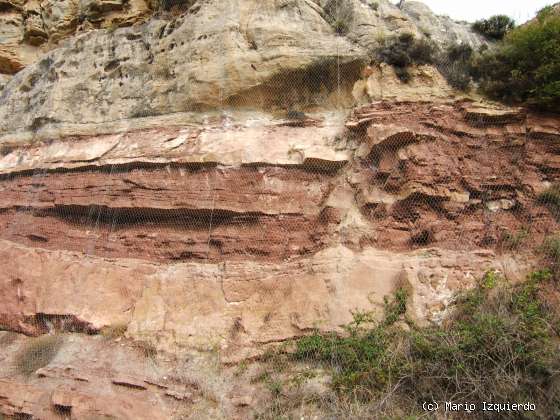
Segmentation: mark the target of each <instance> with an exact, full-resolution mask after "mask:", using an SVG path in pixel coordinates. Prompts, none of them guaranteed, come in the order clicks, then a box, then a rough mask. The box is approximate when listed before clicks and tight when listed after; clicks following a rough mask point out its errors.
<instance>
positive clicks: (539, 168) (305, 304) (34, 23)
mask: <svg viewBox="0 0 560 420" xmlns="http://www.w3.org/2000/svg"><path fill="white" fill-rule="evenodd" d="M155 3H156V2H152V1H151V2H147V3H144V1H143V0H138V1H136V0H131V1H128V2H124V1H120V0H115V1H113V0H109V1H108V0H100V1H97V0H94V1H89V0H88V1H79V2H76V1H73V0H62V1H51V0H45V1H42V2H39V3H36V2H30V1H15V0H14V1H2V0H0V73H2V74H0V260H1V261H3V262H4V264H3V266H2V270H0V296H1V298H2V305H0V329H3V330H8V331H12V332H17V333H18V334H15V333H12V334H5V333H1V332H0V414H3V415H8V416H12V417H16V418H19V417H21V418H47V419H48V418H61V417H64V416H66V417H72V418H99V417H104V418H139V419H142V418H150V419H152V418H154V419H158V418H162V419H163V418H165V419H167V418H177V419H183V418H196V419H199V418H212V419H213V418H249V417H250V414H251V410H252V408H253V407H252V405H253V404H254V402H255V401H256V400H257V399H258V395H257V394H258V393H256V391H255V390H256V389H257V388H258V386H257V385H255V384H254V383H253V382H251V381H250V380H248V379H246V380H245V382H244V383H243V382H241V380H240V379H239V378H238V377H237V374H234V373H232V372H229V371H227V369H226V368H225V367H224V365H228V364H236V363H237V362H240V361H242V360H249V359H251V360H254V359H256V358H258V357H259V356H261V355H262V354H263V352H265V351H266V348H267V347H268V346H271V345H275V344H278V343H282V342H285V341H289V340H292V339H294V338H297V337H300V336H302V335H305V334H308V333H309V332H310V331H312V330H314V329H316V328H318V329H320V330H322V331H342V330H343V329H342V326H343V325H345V324H347V323H348V322H350V321H351V320H352V313H353V311H355V310H361V311H371V312H373V313H375V314H379V315H380V316H381V313H382V311H383V308H384V297H385V296H387V295H390V294H392V293H393V292H394V291H395V290H396V289H397V288H399V287H404V288H406V289H407V290H408V292H409V296H410V299H409V305H408V312H409V313H408V315H409V316H410V317H411V318H413V319H415V320H417V322H418V323H425V322H440V321H442V319H443V318H444V317H445V315H446V314H447V312H448V310H449V308H450V307H451V305H452V302H453V298H454V296H455V293H456V292H457V291H460V290H462V289H464V288H467V287H470V286H472V285H473V284H474V282H475V281H476V280H477V279H478V278H480V277H481V276H482V275H483V274H484V273H485V272H486V271H487V270H491V269H492V270H498V271H500V272H503V273H504V274H505V275H506V276H507V277H508V278H509V279H510V280H512V281H515V280H521V279H522V278H523V277H524V276H525V274H526V273H527V272H528V271H529V270H531V269H532V267H533V266H534V263H535V260H536V257H535V255H534V254H533V248H534V247H535V246H538V245H539V244H540V243H541V242H542V239H543V238H544V237H545V236H546V235H548V234H550V233H551V232H553V231H556V230H557V229H558V228H559V226H558V221H557V220H556V219H555V217H554V216H555V215H553V214H551V212H550V210H549V209H547V208H546V207H545V206H543V205H541V204H540V203H539V202H538V200H537V197H538V195H539V194H540V193H541V192H542V191H544V190H545V189H546V188H548V187H550V186H551V185H553V184H555V183H557V182H558V181H559V179H560V158H558V156H559V151H560V150H559V146H558V144H559V143H558V141H559V140H560V134H559V132H560V124H559V122H558V118H556V117H554V116H549V115H539V114H534V113H531V112H527V111H526V110H523V109H513V108H499V107H494V106H489V105H487V104H478V103H474V102H471V101H467V100H462V101H457V100H455V98H454V95H455V93H454V92H453V90H452V89H450V88H449V86H448V85H447V83H446V82H445V81H444V80H443V78H442V76H441V75H440V74H439V73H438V72H437V70H435V69H434V68H432V67H428V66H421V67H417V68H413V69H411V73H412V74H413V78H412V80H411V82H410V83H409V84H403V83H402V82H400V81H399V80H398V79H397V78H396V76H395V74H394V71H393V70H392V69H391V68H390V67H388V66H385V65H379V66H376V65H375V64H371V65H369V66H366V63H368V62H369V61H370V60H369V57H370V55H371V51H372V49H373V48H375V47H376V46H377V45H378V44H379V43H380V42H381V41H382V38H383V37H386V36H388V35H393V34H398V33H402V32H412V33H414V34H416V35H419V36H421V35H422V34H423V33H425V32H429V33H430V34H431V36H432V37H433V39H435V40H436V41H437V42H440V43H445V42H463V43H469V44H471V45H474V46H476V45H478V44H479V43H480V42H482V41H481V39H480V38H479V37H478V36H475V35H473V34H472V33H471V32H470V29H469V28H468V27H467V26H466V25H463V24H458V23H455V22H452V21H450V20H449V19H447V18H441V17H435V16H433V15H432V14H431V12H429V11H428V10H426V9H425V8H424V7H423V6H421V5H419V4H417V3H416V2H405V6H404V7H403V10H399V9H398V8H396V7H395V6H394V5H392V4H390V3H389V2H388V1H385V0H379V1H371V0H349V1H348V2H346V3H345V7H346V9H345V10H344V13H346V15H345V17H346V18H348V21H347V27H345V28H344V29H345V31H341V30H340V29H341V28H340V27H338V28H337V27H336V25H334V24H333V19H332V16H329V14H332V13H333V9H332V4H330V5H329V3H331V2H329V1H323V0H321V1H312V0H289V1H286V0H274V1H273V0H266V1H257V0H244V1H241V0H239V1H233V2H228V1H218V0H208V1H200V2H191V1H189V2H186V3H183V6H184V7H182V8H181V7H178V8H173V7H165V8H168V9H169V8H170V9H171V10H170V11H169V12H165V13H159V12H158V13H157V16H153V17H151V18H150V17H149V16H150V14H151V13H152V12H151V11H148V8H151V9H156V8H159V6H158V5H156V4H155ZM166 4H167V5H169V4H168V3H166ZM117 26H126V27H125V28H117V29H115V28H116V27H117ZM108 27H109V29H102V28H108ZM340 32H345V33H344V34H341V33H340ZM43 52H45V54H44V55H41V56H40V58H37V57H38V56H39V55H40V54H42V53H43ZM32 63H33V64H32ZM372 101H374V102H372ZM355 103H360V104H362V105H363V106H361V107H360V108H357V109H354V111H353V112H352V113H351V115H348V113H349V110H350V109H351V107H352V106H353V105H354V104H355ZM556 216H557V215H556ZM517 232H523V237H524V238H525V240H526V241H527V242H526V243H525V244H524V246H523V247H521V249H519V250H517V251H516V252H511V251H510V250H508V249H506V247H504V246H503V238H504V237H506V236H505V234H510V235H514V234H516V233H517ZM533 245H534V246H533ZM111 331H113V332H114V331H117V332H118V333H116V334H117V336H116V337H113V336H111V334H113V333H111ZM19 333H21V334H25V335H26V337H24V336H21V335H19ZM44 334H61V335H62V336H63V337H64V344H63V346H62V348H61V349H60V351H59V352H58V353H57V354H56V357H55V358H54V359H53V360H51V361H48V362H46V363H45V365H44V366H42V367H41V368H38V369H36V370H35V372H33V373H32V374H31V375H27V376H26V375H24V374H23V373H22V372H21V371H19V370H18V368H17V363H16V360H15V358H16V357H17V355H20V354H22V352H24V351H25V348H26V345H27V343H29V340H31V338H29V336H41V335H44ZM201 355H204V357H210V358H213V359H215V360H214V364H215V365H216V366H218V368H215V367H214V368H212V369H209V368H208V366H203V365H202V364H201V363H199V362H200V361H199V359H198V358H199V357H203V356H201ZM146 356H148V358H146ZM257 363H258V362H257ZM187 365H188V366H187ZM222 369H224V370H222ZM195 373H196V374H198V375H199V376H197V377H193V374H195ZM203 378H206V379H203ZM208 378H211V379H212V381H214V382H213V383H212V384H210V383H208ZM249 383H250V384H251V385H249ZM263 386H264V385H263ZM204 416H206V417H204Z"/></svg>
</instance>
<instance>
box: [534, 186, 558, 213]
mask: <svg viewBox="0 0 560 420" xmlns="http://www.w3.org/2000/svg"><path fill="white" fill-rule="evenodd" d="M537 202H538V203H540V204H543V205H544V206H546V207H547V208H548V209H549V210H550V212H551V213H552V215H553V216H554V217H555V218H556V219H558V220H560V185H559V184H554V185H552V186H551V187H550V188H548V189H547V190H546V191H543V192H542V193H540V194H539V196H538V197H537Z"/></svg>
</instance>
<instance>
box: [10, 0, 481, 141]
mask: <svg viewBox="0 0 560 420" xmlns="http://www.w3.org/2000/svg"><path fill="white" fill-rule="evenodd" d="M86 3H87V4H86ZM323 3H324V2H323ZM135 4H136V3H135V2H130V3H126V7H127V8H128V7H133V6H134V5H135ZM321 5H322V6H325V5H324V4H317V3H314V2H312V1H309V0H306V1H303V0H301V1H294V2H291V1H290V2H278V1H273V0H267V1H265V2H262V1H259V2H257V1H256V0H250V1H248V0H244V1H236V2H222V1H207V2H199V3H197V4H196V5H194V6H192V7H191V8H190V9H189V11H188V12H185V13H183V14H182V15H181V16H178V17H176V18H174V19H173V20H166V19H161V18H153V19H150V20H149V21H148V22H146V23H144V24H140V25H135V26H133V27H128V28H122V29H117V30H115V31H109V30H93V31H87V32H85V33H83V34H80V35H77V36H75V37H74V38H72V39H69V40H67V41H65V42H64V43H63V44H61V45H60V46H59V47H58V48H56V49H54V50H52V51H50V52H49V53H47V54H45V55H43V56H42V57H41V59H40V60H38V62H37V63H36V64H34V65H33V66H29V67H28V68H26V69H25V70H23V71H20V72H19V73H18V74H17V76H16V77H15V78H14V80H13V81H12V83H11V84H10V86H9V87H6V88H5V89H4V91H3V92H2V96H1V98H2V100H0V114H5V115H11V118H10V119H6V120H2V121H0V133H2V134H6V133H12V134H13V133H15V132H18V131H21V130H31V131H36V130H37V129H38V128H40V127H41V126H43V125H45V124H52V123H59V124H75V123H80V124H84V123H101V122H108V121H114V120H121V119H127V118H131V117H142V116H150V115H161V114H168V113H175V112H184V111H189V110H197V109H201V108H203V109H204V108H209V107H210V108H211V107H220V106H223V105H228V106H234V107H247V106H248V107H258V108H264V109H275V108H276V109H285V110H288V109H291V108H293V107H302V108H314V107H315V108H317V107H341V106H349V105H351V104H352V101H353V98H352V96H351V94H350V93H351V91H352V88H353V84H354V82H355V81H357V80H358V79H359V78H360V71H361V68H362V66H363V65H362V63H363V62H365V61H367V60H368V57H369V53H370V52H371V49H372V48H373V47H374V46H375V45H378V44H379V42H380V34H394V33H398V32H399V31H400V32H402V31H408V32H413V33H417V34H419V35H420V32H421V31H420V30H419V29H418V27H417V26H416V24H415V23H413V21H412V20H411V19H410V18H409V17H408V16H407V15H406V12H401V11H400V10H399V9H397V8H396V7H395V6H394V5H392V4H390V3H389V2H387V1H381V2H380V3H379V7H378V8H377V10H374V8H373V7H372V6H371V5H369V3H367V2H362V1H358V0H351V1H349V2H347V5H346V6H345V7H349V8H350V9H351V10H352V13H351V16H352V17H351V22H350V31H349V33H348V34H347V35H346V36H340V35H339V34H337V33H335V31H334V30H333V28H332V27H331V25H330V24H329V23H328V21H329V18H328V16H327V12H326V11H325V9H323V8H322V7H321ZM84 7H85V8H86V11H80V10H81V8H84ZM119 7H125V6H124V3H123V4H120V3H118V2H100V3H99V4H98V3H91V2H89V3H88V2H80V3H76V4H75V3H74V2H57V3H56V4H50V3H48V2H46V3H44V4H43V3H42V9H41V10H42V12H41V13H42V17H43V20H42V22H43V27H44V31H45V33H46V34H47V36H49V37H52V38H53V39H57V38H58V37H60V36H62V34H66V33H70V32H72V30H73V29H72V28H73V27H74V26H75V25H74V22H75V20H76V19H77V18H76V13H77V14H78V15H80V16H82V15H83V16H85V19H92V17H91V14H92V13H93V12H91V10H97V11H107V13H109V14H110V13H113V12H111V11H112V10H113V9H119ZM75 9H76V10H75ZM119 10H120V9H119ZM131 13H132V12H131ZM135 13H136V12H135ZM138 13H140V12H138ZM415 13H416V14H418V13H417V12H415ZM424 14H429V15H430V16H431V17H430V19H431V20H430V21H431V22H432V21H433V22H436V23H437V22H439V19H440V18H436V17H433V15H431V12H428V11H422V12H421V13H420V15H422V16H424ZM16 15H17V14H16ZM14 16H15V15H14ZM17 16H19V15H17ZM17 16H16V17H13V19H16V21H17V22H19V23H17V22H16V23H17V24H18V25H20V26H23V25H24V24H23V20H22V19H21V17H19V18H18V17H17ZM135 16H136V15H135ZM10 19H12V18H10ZM18 19H19V20H18ZM20 21H21V22H20ZM14 22H15V21H14ZM30 24H31V23H30ZM442 25H443V24H442ZM16 26H17V25H16ZM33 27H37V25H35V26H33ZM459 27H460V26H457V28H459ZM457 28H455V29H454V31H453V32H452V34H451V33H450V38H449V39H446V41H449V42H451V40H452V39H453V40H454V41H456V39H459V38H460V39H462V40H463V42H468V43H476V40H477V39H478V38H477V36H476V35H473V34H472V33H471V32H470V30H467V29H466V28H464V27H461V28H463V31H464V33H463V32H462V30H460V29H457ZM430 30H431V29H430ZM18 31H19V29H13V30H12V31H11V32H9V33H7V34H6V35H5V39H6V41H5V43H0V47H1V45H4V44H5V45H6V46H7V47H6V48H8V50H9V51H12V50H11V49H10V48H12V47H10V45H15V44H13V42H16V41H17V42H19V38H21V37H22V36H21V35H20V34H19V32H18ZM30 31H31V32H30V35H29V37H31V38H32V39H39V38H40V31H39V30H38V29H33V30H30ZM442 33H443V32H442ZM18 34H19V35H18ZM441 36H442V37H443V35H441ZM17 42H16V43H17ZM34 42H35V43H37V42H38V41H34ZM8 50H7V51H8ZM9 51H8V52H7V53H6V54H4V55H3V56H0V57H4V58H3V59H2V58H0V63H2V62H4V65H3V66H4V70H3V72H4V73H15V72H17V71H19V70H21V69H22V68H23V67H24V66H25V65H27V64H28V61H29V60H25V59H22V58H21V57H19V56H18V54H19V53H18V54H15V53H13V52H12V53H10V52H9ZM22 51H23V49H22ZM14 54H15V55H14ZM22 54H23V53H22ZM20 55H21V54H20ZM18 57H19V58H18ZM179 57H180V59H179ZM2 60H3V61H2ZM424 73H425V71H424ZM419 76H420V77H424V76H423V73H422V74H420V75H419ZM430 77H431V75H430ZM372 89H373V90H376V89H375V88H372V87H370V90H372ZM370 96H372V97H376V96H377V94H376V93H371V95H370Z"/></svg>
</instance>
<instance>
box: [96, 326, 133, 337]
mask: <svg viewBox="0 0 560 420" xmlns="http://www.w3.org/2000/svg"><path fill="white" fill-rule="evenodd" d="M127 329H128V324H126V323H122V324H114V325H108V326H106V327H103V328H102V329H101V331H100V334H101V335H102V336H103V337H105V338H107V339H110V340H114V339H116V338H119V337H123V336H124V334H125V333H126V330H127Z"/></svg>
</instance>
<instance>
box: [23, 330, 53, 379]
mask: <svg viewBox="0 0 560 420" xmlns="http://www.w3.org/2000/svg"><path fill="white" fill-rule="evenodd" d="M62 344H63V338H62V336H61V335H43V336H40V337H36V338H30V339H29V341H27V342H26V343H25V344H23V346H22V348H21V349H20V350H19V352H18V353H17V354H16V357H15V361H14V364H15V367H16V369H17V371H18V372H19V373H22V374H24V375H31V374H32V373H33V372H35V371H36V370H37V369H40V368H42V367H44V366H46V365H48V364H49V363H50V362H51V361H52V360H53V359H54V358H55V356H56V355H57V353H58V351H59V350H60V348H61V347H62Z"/></svg>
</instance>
